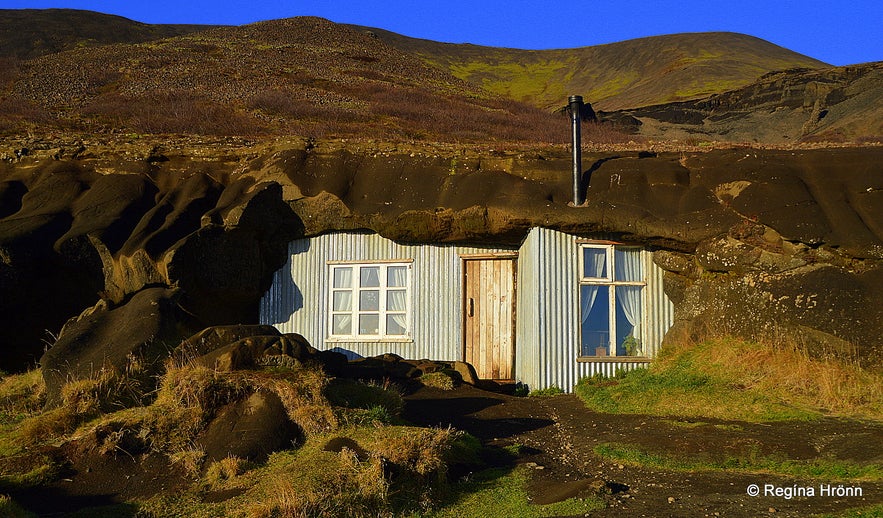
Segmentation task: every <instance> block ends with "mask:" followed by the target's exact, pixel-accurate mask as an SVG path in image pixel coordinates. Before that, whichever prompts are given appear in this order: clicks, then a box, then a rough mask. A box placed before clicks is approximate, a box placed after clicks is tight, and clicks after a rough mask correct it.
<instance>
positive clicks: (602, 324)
mask: <svg viewBox="0 0 883 518" xmlns="http://www.w3.org/2000/svg"><path fill="white" fill-rule="evenodd" d="M580 322H581V328H580V329H581V346H582V348H581V349H582V351H581V353H582V356H609V355H610V354H611V352H610V286H580Z"/></svg>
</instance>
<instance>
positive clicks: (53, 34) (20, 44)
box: [0, 9, 213, 59]
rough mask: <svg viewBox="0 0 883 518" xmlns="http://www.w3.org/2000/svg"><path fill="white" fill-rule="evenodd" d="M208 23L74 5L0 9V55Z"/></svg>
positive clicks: (150, 36) (20, 55) (135, 38)
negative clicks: (160, 20)
mask: <svg viewBox="0 0 883 518" xmlns="http://www.w3.org/2000/svg"><path fill="white" fill-rule="evenodd" d="M212 27H213V26H211V25H150V24H145V23H139V22H136V21H133V20H129V19H128V18H123V17H122V16H114V15H109V14H103V13H96V12H92V11H80V10H76V9H0V58H9V57H13V58H17V59H31V58H35V57H38V56H42V55H45V54H54V53H56V52H62V51H65V50H71V49H76V48H82V47H90V46H98V45H107V44H111V43H141V42H145V41H151V40H158V39H162V38H169V37H172V36H180V35H183V34H190V33H193V32H199V31H203V30H207V29H210V28H212Z"/></svg>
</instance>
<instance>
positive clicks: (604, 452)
mask: <svg viewBox="0 0 883 518" xmlns="http://www.w3.org/2000/svg"><path fill="white" fill-rule="evenodd" d="M594 452H595V453H596V454H598V455H599V456H601V457H604V458H606V459H610V460H613V461H616V462H621V463H623V464H631V465H635V466H643V467H650V468H656V469H668V470H674V471H686V472H695V471H713V470H727V471H734V470H735V471H743V472H748V473H774V474H777V475H785V476H791V477H801V478H812V479H826V480H869V481H878V480H883V466H880V465H878V464H856V463H851V462H844V461H840V460H836V459H813V460H811V461H801V460H792V459H784V458H781V457H775V456H766V455H761V454H760V453H758V452H756V451H754V452H748V453H747V454H745V455H730V456H726V457H720V458H711V457H705V456H702V457H700V456H689V455H684V454H678V455H670V454H662V453H655V452H649V451H646V450H644V449H641V448H640V447H637V446H634V445H628V444H617V443H604V444H599V445H598V446H595V448H594Z"/></svg>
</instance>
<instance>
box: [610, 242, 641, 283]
mask: <svg viewBox="0 0 883 518" xmlns="http://www.w3.org/2000/svg"><path fill="white" fill-rule="evenodd" d="M613 264H615V265H616V266H615V270H616V275H615V278H614V280H616V281H631V282H642V281H643V280H644V264H643V263H642V262H641V250H639V249H637V248H615V249H614V250H613Z"/></svg>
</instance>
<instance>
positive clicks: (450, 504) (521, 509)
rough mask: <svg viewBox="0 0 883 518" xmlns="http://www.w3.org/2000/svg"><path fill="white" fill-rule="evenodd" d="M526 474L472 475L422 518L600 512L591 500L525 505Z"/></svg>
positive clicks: (503, 471) (598, 503)
mask: <svg viewBox="0 0 883 518" xmlns="http://www.w3.org/2000/svg"><path fill="white" fill-rule="evenodd" d="M529 481H530V472H529V471H528V470H527V469H526V468H517V469H514V470H509V469H500V468H494V469H488V470H484V471H481V472H479V473H475V474H474V475H473V476H472V477H471V478H470V479H469V480H467V481H463V482H460V483H459V484H457V485H456V486H455V487H454V488H453V494H452V496H451V498H450V499H449V500H448V501H447V503H446V505H444V506H443V507H442V508H440V509H438V510H436V511H433V512H429V513H426V514H425V515H421V516H425V517H426V518H460V517H461V516H482V517H484V518H496V517H500V518H504V517H505V518H508V517H510V516H519V517H523V518H532V517H537V518H539V517H552V516H582V515H585V514H586V513H589V512H591V511H596V510H599V509H603V508H604V503H603V502H602V501H601V500H599V499H595V498H587V499H579V498H570V499H567V500H564V501H563V502H557V503H554V504H549V505H533V504H531V503H530V502H529V501H528V494H527V489H526V488H527V484H528V482H529Z"/></svg>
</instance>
